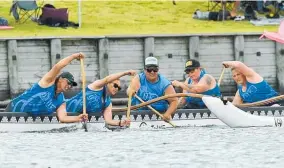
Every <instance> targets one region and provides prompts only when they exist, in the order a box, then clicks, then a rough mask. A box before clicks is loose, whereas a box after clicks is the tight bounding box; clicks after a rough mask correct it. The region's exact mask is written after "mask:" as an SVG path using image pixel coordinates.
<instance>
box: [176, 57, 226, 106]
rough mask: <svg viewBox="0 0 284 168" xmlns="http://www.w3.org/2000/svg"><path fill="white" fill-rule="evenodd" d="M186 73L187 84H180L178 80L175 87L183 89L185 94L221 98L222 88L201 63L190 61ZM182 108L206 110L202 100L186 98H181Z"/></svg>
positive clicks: (186, 66) (187, 63)
mask: <svg viewBox="0 0 284 168" xmlns="http://www.w3.org/2000/svg"><path fill="white" fill-rule="evenodd" d="M184 71H185V73H186V74H187V75H188V78H187V79H186V80H185V82H179V81H177V80H175V81H173V82H172V85H174V86H175V87H181V88H182V89H183V92H184V93H198V94H203V95H210V96H216V97H220V96H221V92H220V88H219V86H218V84H217V82H216V80H215V78H214V77H213V76H212V75H209V74H207V73H206V71H205V70H204V69H203V68H201V67H200V63H199V61H197V60H194V59H190V60H188V61H187V62H186V64H185V70H184ZM179 105H180V106H183V105H185V106H184V108H189V109H192V108H193V109H199V108H206V106H205V104H204V102H203V101H202V99H200V98H194V97H186V98H180V104H179Z"/></svg>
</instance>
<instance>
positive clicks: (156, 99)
mask: <svg viewBox="0 0 284 168" xmlns="http://www.w3.org/2000/svg"><path fill="white" fill-rule="evenodd" d="M203 96H204V95H202V94H195V93H175V94H168V95H165V96H162V97H158V98H155V99H152V100H149V101H147V102H144V103H141V104H137V105H135V106H131V108H130V109H131V110H135V109H138V108H140V107H144V106H147V105H149V104H152V103H155V102H158V101H161V100H164V99H168V98H172V97H195V98H202V97H203ZM127 110H128V107H127V108H113V109H112V111H113V112H120V111H127Z"/></svg>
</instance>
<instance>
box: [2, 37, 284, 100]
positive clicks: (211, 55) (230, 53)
mask: <svg viewBox="0 0 284 168" xmlns="http://www.w3.org/2000/svg"><path fill="white" fill-rule="evenodd" d="M259 36H260V34H224V35H222V34H220V35H175V36H174V35H164V36H163V35H156V36H155V35H153V36H100V37H72V38H71V37H56V38H28V39H0V51H1V52H0V65H1V66H0V93H1V94H0V100H5V99H9V98H11V97H13V96H15V95H18V94H19V93H21V92H23V91H24V90H26V89H28V88H30V87H31V85H32V84H33V83H35V82H38V81H39V79H40V78H41V77H42V76H43V75H44V74H45V73H46V72H48V71H49V69H50V68H51V67H52V66H53V65H54V64H55V63H56V62H58V61H59V60H60V59H62V58H64V57H66V56H69V55H71V54H72V53H75V52H83V53H85V54H86V59H85V65H86V67H85V70H86V80H87V83H91V82H93V81H94V80H96V79H99V78H103V77H105V76H107V75H108V74H111V73H116V72H120V71H125V70H128V69H134V70H137V71H138V72H142V71H143V67H144V66H143V64H144V59H145V58H146V57H148V56H155V57H157V58H158V60H159V64H160V73H162V74H164V75H165V76H166V77H167V78H168V79H169V80H184V79H185V77H186V75H185V74H184V72H183V70H184V64H185V62H186V60H187V59H189V58H193V59H197V60H199V61H200V62H201V65H202V66H203V67H204V68H205V69H206V71H207V72H208V73H210V74H212V75H213V76H214V77H216V79H217V80H218V79H219V76H220V73H221V70H222V65H221V62H222V61H225V60H227V61H228V60H240V61H242V62H244V63H245V64H247V65H248V66H251V67H252V68H254V69H255V70H256V71H257V72H258V73H260V74H261V75H262V76H263V77H264V78H265V79H266V80H267V81H268V82H269V83H270V84H271V85H272V86H273V87H274V88H275V89H276V90H278V91H280V92H283V91H284V72H283V71H284V64H283V63H284V57H283V56H284V45H281V44H279V43H275V42H273V41H270V40H267V39H262V40H259V39H258V38H259ZM63 71H70V72H71V73H73V74H74V77H75V80H76V81H77V82H78V83H79V86H78V88H77V90H79V89H80V87H81V80H80V78H81V76H80V75H81V73H80V62H79V61H73V62H72V63H71V64H70V65H68V66H67V67H65V68H64V70H63ZM129 79H130V78H129V77H123V78H122V79H121V83H122V88H123V89H122V92H121V95H124V93H125V89H126V87H127V86H128V84H129ZM221 90H222V92H223V94H224V95H233V94H234V93H235V91H236V85H235V83H234V81H233V80H232V78H231V73H230V71H229V70H227V71H226V73H225V75H224V78H223V80H222V84H221Z"/></svg>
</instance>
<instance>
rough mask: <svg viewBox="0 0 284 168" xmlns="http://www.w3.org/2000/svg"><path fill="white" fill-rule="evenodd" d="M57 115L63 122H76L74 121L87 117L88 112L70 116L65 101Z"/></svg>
mask: <svg viewBox="0 0 284 168" xmlns="http://www.w3.org/2000/svg"><path fill="white" fill-rule="evenodd" d="M56 113H57V117H58V119H59V121H60V122H61V123H74V122H80V121H82V119H83V118H85V119H86V118H87V117H88V116H87V114H86V115H83V114H80V115H78V116H68V115H67V112H66V103H63V104H62V105H61V106H60V107H59V108H58V109H57V110H56Z"/></svg>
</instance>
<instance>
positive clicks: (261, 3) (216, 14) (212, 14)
mask: <svg viewBox="0 0 284 168" xmlns="http://www.w3.org/2000/svg"><path fill="white" fill-rule="evenodd" d="M212 3H216V4H214V5H213V7H212V8H211V9H209V10H208V11H201V10H199V9H197V10H196V11H195V12H194V13H193V18H194V19H200V20H214V21H221V20H235V21H240V20H257V19H259V18H258V14H264V15H265V17H266V18H279V17H280V16H281V15H284V1H270V0H257V1H241V0H224V1H222V0H212ZM217 3H219V4H221V5H219V7H220V8H217V7H216V6H218V5H217ZM208 8H210V7H208ZM239 12H241V13H242V14H241V15H238V13H239Z"/></svg>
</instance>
